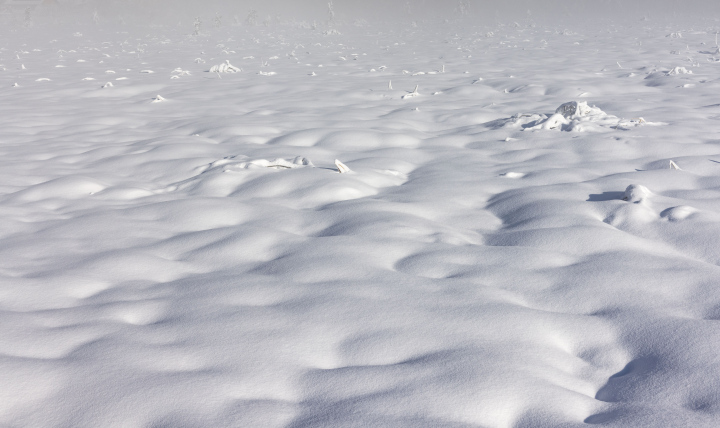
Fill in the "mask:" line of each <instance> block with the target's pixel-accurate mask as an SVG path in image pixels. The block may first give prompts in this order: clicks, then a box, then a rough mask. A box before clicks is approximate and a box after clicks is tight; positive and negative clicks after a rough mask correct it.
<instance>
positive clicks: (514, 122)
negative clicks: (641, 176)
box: [492, 101, 664, 132]
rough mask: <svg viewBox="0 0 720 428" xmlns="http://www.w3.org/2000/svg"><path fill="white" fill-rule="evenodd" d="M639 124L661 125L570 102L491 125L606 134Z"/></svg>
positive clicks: (585, 103) (525, 129) (585, 102)
mask: <svg viewBox="0 0 720 428" xmlns="http://www.w3.org/2000/svg"><path fill="white" fill-rule="evenodd" d="M641 125H664V124H663V123H661V122H647V121H646V120H645V119H643V118H642V117H638V118H634V119H621V118H619V117H617V116H614V115H610V114H607V113H605V112H604V111H602V110H601V109H600V108H598V107H595V106H592V107H591V106H589V105H588V103H587V101H570V102H567V103H564V104H562V105H561V106H560V107H558V108H557V109H556V110H555V113H554V114H552V115H550V116H549V117H548V116H547V115H544V114H541V113H530V114H517V115H515V116H513V117H511V118H509V119H501V120H500V121H495V122H492V126H493V127H496V128H520V129H522V130H524V131H567V132H608V131H612V130H629V129H632V128H635V127H638V126H641Z"/></svg>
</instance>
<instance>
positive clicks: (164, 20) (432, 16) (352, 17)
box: [0, 0, 720, 25]
mask: <svg viewBox="0 0 720 428" xmlns="http://www.w3.org/2000/svg"><path fill="white" fill-rule="evenodd" d="M2 1H4V0H0V2H2ZM56 3H57V4H58V6H57V7H59V8H61V9H63V11H65V12H66V13H85V14H87V13H88V12H87V11H88V10H92V11H93V12H94V11H97V12H98V14H100V16H101V18H102V19H104V20H105V22H127V23H137V24H144V23H149V22H152V23H156V24H168V25H170V24H178V23H186V22H189V21H190V20H193V19H194V18H195V17H201V18H205V19H206V20H207V19H214V17H215V16H219V17H220V19H221V20H222V21H224V23H226V24H239V23H245V22H247V20H248V17H249V16H251V15H252V16H255V17H256V23H257V24H258V25H262V23H263V22H264V21H268V22H283V21H284V22H287V21H292V20H295V21H307V22H313V21H315V22H317V23H325V22H327V20H328V19H329V15H330V14H329V7H328V0H56ZM332 9H333V11H334V14H335V19H336V21H337V22H338V23H343V22H344V23H352V22H353V21H356V20H366V21H383V22H387V23H392V22H397V23H398V25H401V24H402V23H407V22H411V21H423V20H445V19H447V20H452V19H464V20H467V21H470V22H476V23H478V24H493V23H498V22H519V23H530V22H537V23H543V24H547V23H552V24H556V25H563V24H564V25H573V24H577V23H580V22H599V21H604V20H612V21H639V20H641V19H646V20H647V19H662V20H667V19H673V18H674V17H678V18H679V17H687V16H692V15H695V16H697V17H699V18H702V19H703V20H704V21H713V20H714V21H716V22H717V21H718V19H720V1H718V0H686V1H678V0H595V1H588V0H575V1H572V0H562V1H561V0H534V1H531V0H507V1H497V0H495V1H492V0H360V1H358V0H333V2H332ZM251 20H252V18H251Z"/></svg>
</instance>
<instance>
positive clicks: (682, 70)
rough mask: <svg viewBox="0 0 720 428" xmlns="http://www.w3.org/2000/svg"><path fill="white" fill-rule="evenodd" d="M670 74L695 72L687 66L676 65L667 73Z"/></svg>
mask: <svg viewBox="0 0 720 428" xmlns="http://www.w3.org/2000/svg"><path fill="white" fill-rule="evenodd" d="M666 74H667V75H668V76H677V75H679V74H693V72H692V70H688V69H687V68H685V67H675V68H673V69H672V70H670V71H668V72H667V73H666Z"/></svg>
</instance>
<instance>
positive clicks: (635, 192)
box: [623, 184, 650, 204]
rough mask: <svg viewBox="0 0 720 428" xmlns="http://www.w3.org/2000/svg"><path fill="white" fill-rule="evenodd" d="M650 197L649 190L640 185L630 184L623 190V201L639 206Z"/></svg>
mask: <svg viewBox="0 0 720 428" xmlns="http://www.w3.org/2000/svg"><path fill="white" fill-rule="evenodd" d="M649 197H650V190H648V188H647V187H645V186H643V185H642V184H631V185H629V186H628V187H627V188H626V189H625V197H624V198H623V201H628V202H632V203H635V204H639V203H641V202H643V201H645V200H646V199H647V198H649Z"/></svg>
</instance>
